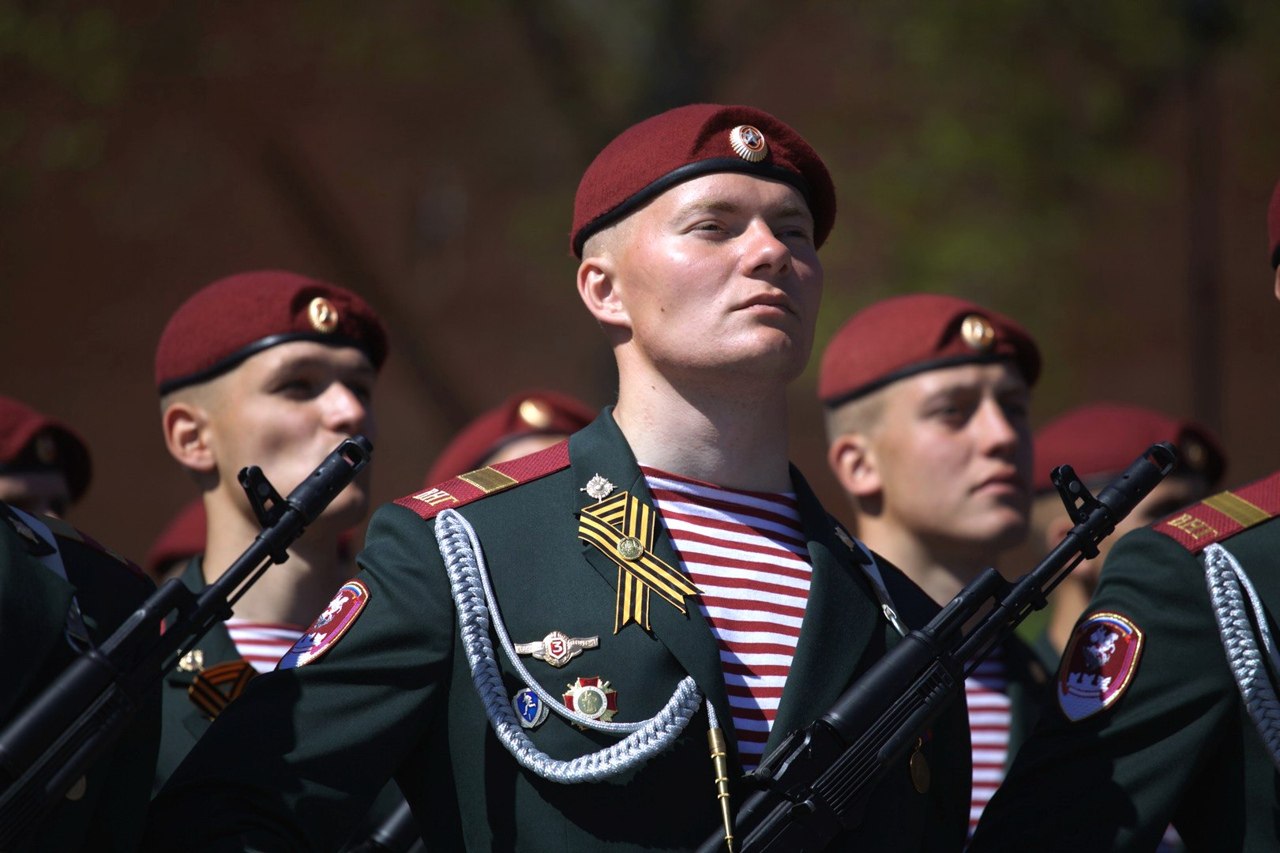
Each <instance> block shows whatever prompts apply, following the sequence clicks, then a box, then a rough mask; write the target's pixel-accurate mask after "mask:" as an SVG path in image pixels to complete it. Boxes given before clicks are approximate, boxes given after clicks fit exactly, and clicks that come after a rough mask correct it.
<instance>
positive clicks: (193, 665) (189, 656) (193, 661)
mask: <svg viewBox="0 0 1280 853" xmlns="http://www.w3.org/2000/svg"><path fill="white" fill-rule="evenodd" d="M178 669H179V670H180V671H182V672H199V671H200V670H202V669H204V652H202V651H201V650H200V649H192V650H191V651H189V652H187V653H186V654H185V655H183V656H182V658H181V659H180V660H179V661H178Z"/></svg>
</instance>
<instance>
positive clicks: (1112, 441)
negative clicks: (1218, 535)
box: [1034, 403, 1227, 491]
mask: <svg viewBox="0 0 1280 853" xmlns="http://www.w3.org/2000/svg"><path fill="white" fill-rule="evenodd" d="M1158 441H1170V442H1173V444H1174V445H1175V446H1176V447H1177V448H1178V468H1177V470H1176V471H1175V472H1174V473H1192V474H1203V475H1204V477H1205V479H1206V480H1207V481H1208V483H1209V486H1210V487H1211V488H1212V487H1213V486H1215V485H1217V483H1218V481H1219V480H1221V479H1222V475H1223V473H1224V472H1225V471H1226V468H1227V459H1226V456H1225V455H1224V454H1223V452H1222V446H1221V445H1220V444H1219V442H1218V438H1217V436H1215V435H1214V434H1213V433H1212V432H1210V431H1209V429H1208V428H1206V427H1204V426H1202V425H1200V424H1198V423H1195V422H1193V421H1189V420H1180V419H1178V418H1171V417H1169V416H1168V415H1165V414H1162V413H1161V412H1157V411H1154V410H1152V409H1145V408H1142V407H1140V406H1130V405H1125V404H1120V403H1093V404H1090V405H1087V406H1080V407H1079V408H1076V409H1072V410H1071V411H1069V412H1067V413H1066V414H1064V415H1059V416H1058V417H1057V418H1055V419H1054V420H1052V421H1050V422H1049V423H1047V424H1045V425H1044V426H1043V427H1042V428H1041V429H1040V430H1039V431H1038V432H1037V433H1036V437H1035V443H1036V461H1035V469H1034V470H1035V477H1036V488H1037V489H1039V490H1041V491H1043V490H1048V489H1052V488H1053V483H1052V482H1051V481H1050V480H1049V472H1050V471H1052V470H1053V469H1054V468H1056V467H1057V466H1059V465H1070V466H1071V467H1072V469H1074V470H1075V472H1076V476H1077V477H1079V478H1080V479H1082V480H1085V481H1086V482H1087V481H1090V480H1098V479H1104V478H1107V479H1109V478H1111V477H1115V476H1118V475H1119V474H1121V473H1123V472H1124V470H1125V469H1126V468H1128V467H1129V465H1130V464H1131V463H1132V462H1133V460H1135V459H1137V458H1138V454H1140V453H1142V452H1143V451H1145V450H1146V449H1147V448H1148V447H1150V446H1151V445H1153V444H1155V443H1156V442H1158Z"/></svg>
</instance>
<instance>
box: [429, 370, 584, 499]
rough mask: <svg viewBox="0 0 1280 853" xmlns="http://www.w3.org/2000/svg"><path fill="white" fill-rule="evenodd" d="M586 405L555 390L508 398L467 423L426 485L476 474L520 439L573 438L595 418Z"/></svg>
mask: <svg viewBox="0 0 1280 853" xmlns="http://www.w3.org/2000/svg"><path fill="white" fill-rule="evenodd" d="M595 416H596V413H595V412H594V411H592V410H591V408H590V407H589V406H587V404H585V403H583V402H581V401H579V400H576V399H574V398H573V397H570V396H568V395H567V394H560V393H557V392H555V391H526V392H524V393H522V394H516V395H515V396H513V397H509V398H508V399H506V400H505V401H503V403H502V404H501V405H499V406H496V407H494V408H492V409H490V410H489V411H487V412H485V413H484V414H482V415H480V416H479V417H478V418H476V419H475V420H473V421H472V422H471V423H470V424H468V425H467V426H466V427H465V428H464V429H463V430H462V432H460V433H458V434H457V435H456V436H455V437H454V439H453V440H452V441H451V442H449V445H448V446H447V447H446V448H445V449H444V450H443V451H442V452H441V453H440V455H439V456H438V457H436V461H435V462H433V463H432V465H431V470H430V471H429V472H428V473H427V480H426V485H427V486H433V485H435V484H436V483H443V482H444V481H445V480H448V479H449V478H451V477H456V476H458V475H459V474H465V473H466V472H468V471H473V470H475V469H476V468H479V467H480V466H481V465H483V464H484V462H485V460H487V459H488V458H489V457H491V456H493V455H494V454H496V453H497V452H498V451H499V450H501V449H502V448H503V447H505V446H506V445H508V444H510V443H511V442H513V441H516V440H517V439H521V438H525V437H526V436H531V435H564V436H568V435H572V434H573V433H575V432H577V431H578V430H580V429H582V428H583V427H585V426H586V425H587V424H589V423H591V421H592V420H594V419H595Z"/></svg>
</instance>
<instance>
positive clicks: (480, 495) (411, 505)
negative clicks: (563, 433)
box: [392, 441, 569, 521]
mask: <svg viewBox="0 0 1280 853" xmlns="http://www.w3.org/2000/svg"><path fill="white" fill-rule="evenodd" d="M568 467H569V443H568V442H567V441H562V442H560V443H558V444H554V445H552V446H551V447H548V448H546V449H545V450H540V451H538V452H537V453H532V454H530V455H528V456H522V457H520V458H519V459H511V460H508V461H506V462H498V463H496V464H494V465H488V466H485V467H484V468H478V469H476V470H475V471H468V472H467V473H465V474H459V475H458V476H457V477H454V478H452V479H450V480H445V481H444V482H443V483H439V484H437V485H435V486H432V487H431V488H429V489H426V490H423V491H419V492H414V493H413V494H409V495H405V496H404V497H402V498H397V499H396V500H395V501H393V502H392V503H394V504H395V505H396V506H401V507H404V508H405V509H408V510H410V511H412V512H413V513H414V514H416V515H417V516H418V517H419V518H421V519H423V520H424V521H430V520H431V519H433V518H435V517H436V516H437V515H438V514H439V513H441V512H443V511H444V510H446V509H460V508H462V507H464V506H467V505H469V504H474V503H476V502H477V501H480V500H484V499H485V498H489V497H492V496H493V495H497V494H501V493H504V492H508V491H510V490H512V489H515V488H517V487H519V486H523V485H527V484H529V483H532V482H534V481H537V480H541V479H543V478H544V477H547V476H549V475H552V474H555V473H556V472H558V471H563V470H565V469H567V468H568Z"/></svg>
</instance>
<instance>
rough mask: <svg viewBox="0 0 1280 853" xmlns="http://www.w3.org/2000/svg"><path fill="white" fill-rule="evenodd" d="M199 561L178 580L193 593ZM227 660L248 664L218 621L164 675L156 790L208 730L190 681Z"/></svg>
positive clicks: (199, 578) (200, 585)
mask: <svg viewBox="0 0 1280 853" xmlns="http://www.w3.org/2000/svg"><path fill="white" fill-rule="evenodd" d="M202 563H203V559H202V557H200V556H198V555H197V556H196V557H193V558H192V559H191V560H189V561H188V562H187V567H186V569H184V570H183V572H182V582H183V583H185V584H186V585H187V587H188V588H189V589H190V590H191V591H192V592H195V593H200V592H202V591H203V590H204V574H203V572H202V571H201V565H202ZM228 661H243V662H244V664H245V665H246V666H248V665H249V663H248V661H245V660H244V658H243V657H241V655H240V652H239V651H237V650H236V644H235V643H233V642H232V641H231V635H230V634H229V633H227V627H226V625H225V624H223V623H222V622H218V623H217V624H215V625H214V626H213V627H212V628H210V629H209V632H208V633H207V634H205V635H204V637H202V638H201V639H200V641H199V642H197V643H196V645H195V647H194V648H193V649H192V651H191V653H189V654H188V655H187V656H186V657H184V658H183V659H182V660H181V661H179V665H178V666H177V667H175V668H174V669H173V670H171V671H170V672H168V673H167V674H166V675H165V679H164V689H163V691H162V693H163V697H164V698H163V704H164V728H163V730H162V732H161V738H160V757H159V760H158V761H157V762H156V774H155V784H154V788H155V790H156V791H159V790H160V787H161V786H162V785H164V783H165V781H166V780H168V778H169V777H170V776H171V775H172V774H173V771H174V770H175V769H177V767H178V765H179V764H181V763H182V759H184V758H186V757H187V753H188V752H190V751H191V747H193V746H195V745H196V741H198V740H199V739H200V738H201V737H202V736H203V735H204V733H205V732H206V731H208V729H209V725H210V723H211V722H212V719H211V717H210V715H209V713H207V712H206V711H205V710H204V709H203V708H201V707H200V706H198V705H196V703H195V702H193V701H191V696H190V694H189V690H190V688H191V684H192V682H193V681H195V679H196V677H197V676H198V675H199V674H200V672H201V671H202V670H204V669H209V668H212V667H214V666H217V665H218V664H220V663H226V662H228ZM227 691H228V688H227V687H223V689H222V691H221V692H223V694H224V695H226V693H227Z"/></svg>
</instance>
